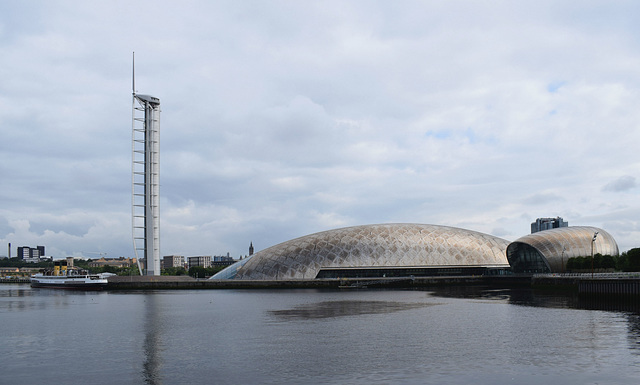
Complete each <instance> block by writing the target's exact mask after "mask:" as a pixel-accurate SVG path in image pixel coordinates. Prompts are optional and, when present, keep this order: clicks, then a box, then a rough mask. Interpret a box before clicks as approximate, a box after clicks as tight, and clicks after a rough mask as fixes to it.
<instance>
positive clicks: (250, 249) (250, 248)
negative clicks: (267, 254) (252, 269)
mask: <svg viewBox="0 0 640 385" xmlns="http://www.w3.org/2000/svg"><path fill="white" fill-rule="evenodd" d="M252 255H253V242H251V244H250V245H249V256H252Z"/></svg>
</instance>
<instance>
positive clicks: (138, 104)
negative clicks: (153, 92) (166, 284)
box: [131, 83, 160, 275]
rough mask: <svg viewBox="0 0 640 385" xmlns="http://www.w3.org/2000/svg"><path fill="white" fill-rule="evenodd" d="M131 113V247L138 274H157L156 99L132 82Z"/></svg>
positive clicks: (158, 180)
mask: <svg viewBox="0 0 640 385" xmlns="http://www.w3.org/2000/svg"><path fill="white" fill-rule="evenodd" d="M132 114H133V118H132V120H133V122H132V146H131V147H132V155H131V215H132V221H131V223H132V227H133V231H132V235H133V249H134V252H135V256H136V259H137V260H138V268H139V269H140V273H141V274H144V275H160V99H158V98H156V97H153V96H149V95H139V94H136V91H135V83H134V88H133V113H132ZM142 258H144V261H145V267H144V270H143V268H142V267H141V265H140V263H141V262H140V261H141V259H142Z"/></svg>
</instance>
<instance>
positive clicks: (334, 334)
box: [0, 285, 640, 385]
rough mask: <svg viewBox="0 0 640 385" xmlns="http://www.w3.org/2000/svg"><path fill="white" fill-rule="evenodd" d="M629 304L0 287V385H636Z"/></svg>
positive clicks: (544, 298) (533, 296) (448, 295)
mask: <svg viewBox="0 0 640 385" xmlns="http://www.w3.org/2000/svg"><path fill="white" fill-rule="evenodd" d="M633 306H634V304H628V303H627V304H612V303H609V302H605V303H594V302H584V301H581V300H580V299H578V298H574V297H566V296H553V295H541V294H539V293H533V292H531V291H529V290H520V291H517V290H516V291H512V290H486V289H481V288H449V289H443V290H438V291H434V292H427V291H400V290H396V291H375V290H362V291H346V292H338V291H316V290H256V291H252V290H228V291H223V290H221V291H166V292H145V293H141V292H130V293H116V292H87V293H83V292H65V291H54V290H47V289H31V288H29V287H28V286H26V285H0V321H1V322H2V327H3V330H4V334H3V335H4V337H3V343H2V345H1V346H0V362H2V368H3V370H2V373H1V376H0V384H2V383H8V384H32V383H38V382H52V376H54V377H55V381H53V382H55V383H57V384H65V383H68V384H78V383H91V384H112V383H118V384H140V383H147V384H210V383H215V384H240V383H242V384H301V383H307V384H423V383H433V384H466V383H469V384H471V383H473V384H480V385H482V384H542V383H544V384H556V383H557V384H596V383H601V384H611V383H617V384H636V383H637V382H638V381H637V380H638V378H640V369H639V368H640V365H639V364H640V316H639V314H640V312H638V311H637V303H636V304H635V306H636V307H635V308H634V307H633ZM585 309H595V310H585Z"/></svg>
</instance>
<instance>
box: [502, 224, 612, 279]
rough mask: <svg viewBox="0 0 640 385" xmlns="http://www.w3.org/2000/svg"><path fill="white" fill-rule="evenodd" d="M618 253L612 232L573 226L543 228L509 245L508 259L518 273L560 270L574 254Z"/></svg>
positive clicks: (577, 255)
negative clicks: (596, 234)
mask: <svg viewBox="0 0 640 385" xmlns="http://www.w3.org/2000/svg"><path fill="white" fill-rule="evenodd" d="M596 232H598V236H597V237H596V241H595V242H594V243H593V253H594V255H595V254H602V255H618V252H619V251H618V244H617V243H616V241H615V239H613V237H612V236H611V234H609V233H607V232H606V231H604V230H602V229H599V228H597V227H589V226H573V227H561V228H557V229H551V230H544V231H539V232H537V233H533V234H529V235H525V236H524V237H522V238H519V239H517V240H516V241H515V242H513V243H511V244H509V247H507V259H508V260H509V264H510V265H511V268H512V269H513V271H514V273H560V272H563V270H564V268H563V266H565V265H566V264H567V260H568V259H569V258H573V257H587V256H591V241H592V239H593V235H594V234H595V233H596Z"/></svg>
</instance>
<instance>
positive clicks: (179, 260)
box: [162, 255, 184, 269]
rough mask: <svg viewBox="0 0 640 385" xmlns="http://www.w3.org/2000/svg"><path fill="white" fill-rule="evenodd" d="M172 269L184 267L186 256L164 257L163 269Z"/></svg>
mask: <svg viewBox="0 0 640 385" xmlns="http://www.w3.org/2000/svg"><path fill="white" fill-rule="evenodd" d="M172 267H184V256H182V255H165V256H164V257H162V268H163V269H169V268H172Z"/></svg>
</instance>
